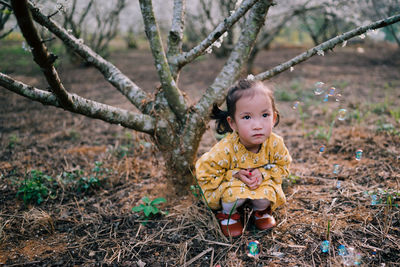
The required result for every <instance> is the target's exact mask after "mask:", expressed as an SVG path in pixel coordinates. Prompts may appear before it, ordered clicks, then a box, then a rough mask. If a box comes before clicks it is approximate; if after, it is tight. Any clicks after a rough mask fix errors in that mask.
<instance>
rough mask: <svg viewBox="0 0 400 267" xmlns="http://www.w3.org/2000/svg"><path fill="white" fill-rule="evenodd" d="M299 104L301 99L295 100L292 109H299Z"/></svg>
mask: <svg viewBox="0 0 400 267" xmlns="http://www.w3.org/2000/svg"><path fill="white" fill-rule="evenodd" d="M299 105H300V101H296V102H294V104H293V107H292V109H297V108H298V107H299Z"/></svg>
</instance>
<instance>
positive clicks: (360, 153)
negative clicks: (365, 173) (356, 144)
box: [356, 149, 363, 161]
mask: <svg viewBox="0 0 400 267" xmlns="http://www.w3.org/2000/svg"><path fill="white" fill-rule="evenodd" d="M362 154H363V151H362V150H361V149H358V150H357V151H356V160H359V161H360V160H361V158H362Z"/></svg>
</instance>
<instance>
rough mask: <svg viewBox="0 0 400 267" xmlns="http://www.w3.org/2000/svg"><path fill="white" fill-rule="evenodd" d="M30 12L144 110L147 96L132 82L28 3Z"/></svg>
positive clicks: (36, 19)
mask: <svg viewBox="0 0 400 267" xmlns="http://www.w3.org/2000/svg"><path fill="white" fill-rule="evenodd" d="M28 5H29V8H30V10H31V12H32V16H33V18H34V20H35V21H36V22H38V23H39V24H40V25H42V26H44V27H46V28H47V29H48V30H49V31H51V32H52V33H53V34H55V35H56V36H57V37H58V38H60V39H61V40H62V41H63V43H64V44H65V45H67V46H68V47H69V48H71V49H72V50H74V51H75V52H76V53H77V54H79V55H80V56H81V57H82V58H84V59H85V60H86V61H88V62H90V63H91V64H92V65H93V66H94V67H96V68H97V69H98V70H99V71H100V72H101V73H102V74H103V75H104V77H106V78H107V80H108V81H109V82H110V83H111V84H112V85H113V86H114V87H115V88H117V89H118V90H119V91H120V92H121V93H122V94H123V95H124V96H125V97H126V98H127V99H128V100H129V101H130V102H131V103H132V104H134V105H135V106H136V107H137V108H138V109H140V110H141V111H143V110H144V105H143V103H145V102H146V101H147V100H148V96H147V94H146V93H145V92H144V91H143V90H142V89H140V88H139V87H138V86H137V85H136V84H135V83H134V82H132V81H131V80H130V79H129V78H128V77H126V76H125V75H124V74H123V73H122V72H121V71H120V70H119V69H118V68H117V67H115V66H114V65H113V64H111V63H110V62H108V61H107V60H105V59H104V58H102V57H101V56H100V55H98V54H97V53H96V52H94V51H93V50H92V49H90V48H89V47H88V46H86V45H85V44H83V43H81V42H80V41H79V40H78V39H76V38H75V37H74V36H72V35H71V34H69V33H68V32H67V30H66V29H64V28H62V27H61V26H59V25H58V24H57V23H56V22H54V21H53V20H52V19H49V18H48V17H47V16H46V15H44V14H43V13H41V12H40V10H39V9H38V8H36V7H34V6H33V5H32V4H31V3H28Z"/></svg>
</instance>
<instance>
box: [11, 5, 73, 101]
mask: <svg viewBox="0 0 400 267" xmlns="http://www.w3.org/2000/svg"><path fill="white" fill-rule="evenodd" d="M11 5H12V7H13V11H14V14H15V17H16V18H17V22H18V25H19V28H20V29H21V32H22V34H23V35H24V37H25V39H26V42H27V43H28V45H29V46H30V47H31V48H32V54H33V59H34V61H35V62H36V63H37V64H38V65H39V67H40V68H41V70H42V71H43V74H44V76H45V77H46V80H47V82H48V84H49V85H50V90H51V91H52V92H53V93H54V94H55V95H56V96H57V99H58V101H59V102H60V104H61V106H63V107H64V108H70V107H71V105H72V100H71V99H70V98H69V95H68V92H67V91H66V90H65V88H64V86H63V85H62V83H61V81H60V78H59V76H58V73H57V71H56V69H55V68H54V66H53V63H54V61H55V59H56V57H55V56H54V55H51V54H50V53H49V52H48V51H47V47H46V46H45V45H44V43H43V42H42V40H41V38H40V36H39V33H38V32H37V30H36V28H35V25H34V24H33V20H32V15H31V13H30V12H29V9H28V3H27V0H12V1H11Z"/></svg>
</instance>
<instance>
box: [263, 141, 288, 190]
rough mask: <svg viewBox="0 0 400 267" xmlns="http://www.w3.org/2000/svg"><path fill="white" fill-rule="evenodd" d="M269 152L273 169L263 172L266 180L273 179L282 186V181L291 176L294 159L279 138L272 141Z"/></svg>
mask: <svg viewBox="0 0 400 267" xmlns="http://www.w3.org/2000/svg"><path fill="white" fill-rule="evenodd" d="M268 150H269V151H268V157H269V162H270V163H271V164H270V165H271V168H270V169H269V170H265V171H262V173H263V176H264V179H269V178H272V179H273V180H274V181H275V183H277V184H282V179H283V178H285V177H287V176H289V174H290V172H289V166H290V163H291V162H292V157H291V156H290V154H289V151H288V149H287V148H286V146H285V144H284V142H283V139H282V138H281V137H278V136H276V138H274V139H273V140H272V144H270V146H269V149H268Z"/></svg>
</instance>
